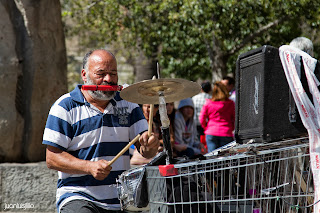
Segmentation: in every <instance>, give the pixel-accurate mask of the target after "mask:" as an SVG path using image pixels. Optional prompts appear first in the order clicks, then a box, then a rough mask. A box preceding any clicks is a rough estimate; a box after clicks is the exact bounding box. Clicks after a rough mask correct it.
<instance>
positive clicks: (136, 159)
mask: <svg viewBox="0 0 320 213" xmlns="http://www.w3.org/2000/svg"><path fill="white" fill-rule="evenodd" d="M141 107H142V112H143V115H144V117H145V118H146V119H147V121H148V123H149V114H150V104H143V105H142V106H141ZM158 109H159V105H154V110H153V123H152V134H153V135H154V136H155V137H156V138H159V137H160V136H161V134H160V133H161V131H160V119H159V117H157V116H156V115H157V112H158ZM161 148H162V147H159V150H161ZM151 160H152V158H145V157H143V156H142V155H141V154H140V153H139V152H138V150H137V148H135V149H134V151H133V154H132V157H131V159H130V165H131V167H132V166H133V167H134V166H139V165H144V164H147V163H149V162H150V161H151Z"/></svg>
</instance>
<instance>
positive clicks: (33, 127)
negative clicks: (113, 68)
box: [0, 0, 67, 162]
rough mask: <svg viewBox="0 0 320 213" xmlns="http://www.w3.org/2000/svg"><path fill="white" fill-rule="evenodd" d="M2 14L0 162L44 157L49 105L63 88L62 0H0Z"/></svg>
mask: <svg viewBox="0 0 320 213" xmlns="http://www.w3.org/2000/svg"><path fill="white" fill-rule="evenodd" d="M0 16H1V18H0V28H1V31H0V50H1V51H0V97H1V102H0V135H1V139H0V162H37V161H43V160H44V159H45V146H42V145H41V142H42V134H43V130H44V126H45V122H46V118H47V115H48V112H49V109H50V107H51V105H52V104H53V102H54V101H55V100H56V99H57V98H58V97H59V96H61V95H62V94H64V93H65V92H67V78H66V76H67V60H66V48H65V40H64V33H63V26H62V21H61V6H60V2H59V0H46V1H39V0H2V1H1V3H0Z"/></svg>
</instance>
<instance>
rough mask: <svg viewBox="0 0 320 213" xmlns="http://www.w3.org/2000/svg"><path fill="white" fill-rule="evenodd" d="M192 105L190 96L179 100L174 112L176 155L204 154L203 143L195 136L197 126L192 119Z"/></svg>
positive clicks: (191, 155)
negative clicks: (176, 109)
mask: <svg viewBox="0 0 320 213" xmlns="http://www.w3.org/2000/svg"><path fill="white" fill-rule="evenodd" d="M193 115H194V105H193V101H192V99H191V98H187V99H183V100H181V101H180V103H179V106H178V111H177V112H176V116H175V121H174V128H175V134H174V135H175V144H174V150H175V152H176V154H177V156H178V157H181V156H184V155H185V156H188V157H193V156H194V155H199V154H205V153H206V150H205V148H204V145H203V144H201V143H200V141H199V138H198V137H197V127H196V124H195V122H194V119H193Z"/></svg>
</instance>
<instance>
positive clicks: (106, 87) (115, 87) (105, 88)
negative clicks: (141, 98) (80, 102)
mask: <svg viewBox="0 0 320 213" xmlns="http://www.w3.org/2000/svg"><path fill="white" fill-rule="evenodd" d="M81 88H82V89H83V90H92V91H97V90H100V91H121V90H122V86H120V85H82V87H81Z"/></svg>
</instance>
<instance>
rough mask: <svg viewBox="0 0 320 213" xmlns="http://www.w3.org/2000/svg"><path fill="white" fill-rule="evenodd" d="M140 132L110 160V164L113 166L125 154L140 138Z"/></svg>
mask: <svg viewBox="0 0 320 213" xmlns="http://www.w3.org/2000/svg"><path fill="white" fill-rule="evenodd" d="M139 137H140V134H138V135H137V136H136V137H135V138H134V139H133V140H132V141H131V142H130V143H128V144H127V145H126V146H125V147H124V148H123V149H122V150H121V151H120V152H119V153H118V154H117V155H116V156H115V157H114V158H113V159H112V160H111V161H109V165H110V166H111V165H112V164H113V163H114V162H115V161H116V160H117V159H118V158H119V157H120V156H121V155H123V154H124V153H125V152H126V151H127V150H128V149H129V148H130V146H131V145H132V144H134V143H135V142H137V140H139Z"/></svg>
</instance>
